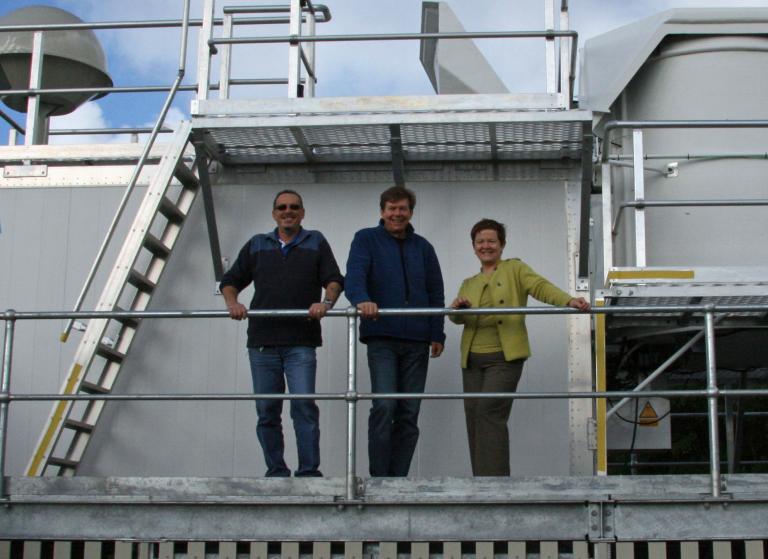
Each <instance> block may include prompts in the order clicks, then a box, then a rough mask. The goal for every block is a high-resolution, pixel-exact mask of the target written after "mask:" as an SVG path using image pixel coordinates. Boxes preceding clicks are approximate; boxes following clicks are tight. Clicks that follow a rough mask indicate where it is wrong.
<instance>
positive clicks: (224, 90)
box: [219, 12, 234, 99]
mask: <svg viewBox="0 0 768 559" xmlns="http://www.w3.org/2000/svg"><path fill="white" fill-rule="evenodd" d="M233 19H234V16H233V15H232V14H230V13H226V12H225V13H224V27H223V29H222V31H221V36H222V37H223V38H225V39H229V38H230V37H232V28H233V24H234V22H233ZM219 50H220V51H221V55H220V56H219V99H229V79H230V77H231V66H232V45H220V46H219Z"/></svg>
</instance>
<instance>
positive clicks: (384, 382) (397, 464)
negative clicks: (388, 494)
mask: <svg viewBox="0 0 768 559" xmlns="http://www.w3.org/2000/svg"><path fill="white" fill-rule="evenodd" d="M428 363H429V344H427V343H425V342H413V341H408V340H397V339H373V340H369V341H368V369H369V370H370V373H371V391H372V392H374V393H386V392H414V393H415V392H424V385H425V384H426V382H427V366H428ZM420 406H421V400H373V403H372V405H371V413H370V415H369V416H368V461H369V469H370V473H371V476H374V477H405V476H407V475H408V470H409V469H410V467H411V459H412V458H413V452H414V451H415V450H416V443H417V442H418V440H419V426H418V420H419V407H420Z"/></svg>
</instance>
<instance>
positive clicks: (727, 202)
mask: <svg viewBox="0 0 768 559" xmlns="http://www.w3.org/2000/svg"><path fill="white" fill-rule="evenodd" d="M712 206H715V207H734V206H735V207H745V206H747V207H749V206H768V199H743V200H736V199H723V200H635V201H634V202H622V203H621V204H619V210H618V211H617V212H616V218H615V219H614V221H613V226H612V227H611V234H612V235H613V236H616V235H617V234H618V229H619V221H620V220H621V215H622V213H623V212H624V208H639V209H644V208H702V207H712Z"/></svg>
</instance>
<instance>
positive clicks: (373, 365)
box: [345, 186, 445, 477]
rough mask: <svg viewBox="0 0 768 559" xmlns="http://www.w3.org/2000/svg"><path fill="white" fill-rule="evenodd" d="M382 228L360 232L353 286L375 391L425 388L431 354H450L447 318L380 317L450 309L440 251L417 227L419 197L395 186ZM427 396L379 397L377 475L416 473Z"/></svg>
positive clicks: (372, 439)
mask: <svg viewBox="0 0 768 559" xmlns="http://www.w3.org/2000/svg"><path fill="white" fill-rule="evenodd" d="M379 205H380V208H381V220H380V221H379V226H378V227H371V228H369V229H362V230H360V231H358V232H357V233H356V234H355V238H354V239H353V241H352V246H351V247H350V250H349V258H348V260H347V276H346V278H345V290H346V293H347V298H348V299H349V301H350V302H351V303H352V304H353V305H355V306H356V307H357V309H358V310H359V311H360V315H361V316H362V319H363V320H362V321H361V323H360V340H361V341H362V342H363V343H364V344H367V346H368V368H369V370H370V374H371V390H372V392H374V393H394V392H406V393H420V392H424V386H425V384H426V380H427V365H428V362H429V356H430V355H431V356H432V357H438V356H439V355H440V354H441V353H442V352H443V344H444V343H445V333H444V332H443V317H442V316H431V317H427V316H424V317H422V316H418V317H417V316H381V317H380V316H379V308H409V307H410V308H424V307H435V308H442V307H444V306H445V297H444V294H443V276H442V273H441V272H440V263H439V262H438V261H437V255H436V254H435V249H434V248H433V247H432V245H431V244H430V243H429V241H427V240H426V239H425V238H424V237H422V236H420V235H417V234H416V233H415V232H414V230H413V226H412V225H411V224H410V221H411V217H413V208H414V206H415V205H416V196H415V195H414V193H413V192H411V191H410V190H408V189H407V188H404V187H401V186H393V187H392V188H389V189H387V190H385V191H384V192H383V193H382V194H381V199H380V202H379ZM420 405H421V401H420V400H413V399H407V400H381V399H380V400H373V404H372V406H371V412H370V415H369V418H368V459H369V463H370V473H371V475H372V476H376V477H380V476H384V477H404V476H407V475H408V470H409V468H410V466H411V459H412V458H413V452H414V450H415V449H416V443H417V441H418V439H419V427H418V418H419V407H420Z"/></svg>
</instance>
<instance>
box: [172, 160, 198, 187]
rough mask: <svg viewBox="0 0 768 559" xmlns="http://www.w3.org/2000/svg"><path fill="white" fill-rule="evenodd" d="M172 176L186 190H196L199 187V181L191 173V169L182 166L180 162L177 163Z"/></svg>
mask: <svg viewBox="0 0 768 559" xmlns="http://www.w3.org/2000/svg"><path fill="white" fill-rule="evenodd" d="M173 176H174V177H176V178H177V179H178V180H179V182H180V183H181V184H183V185H184V186H186V187H187V188H197V187H198V186H199V185H200V181H199V180H198V179H197V177H196V176H195V174H194V173H193V172H192V169H190V168H189V167H187V166H186V165H184V163H183V162H182V161H179V164H178V165H176V169H175V170H174V171H173Z"/></svg>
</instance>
